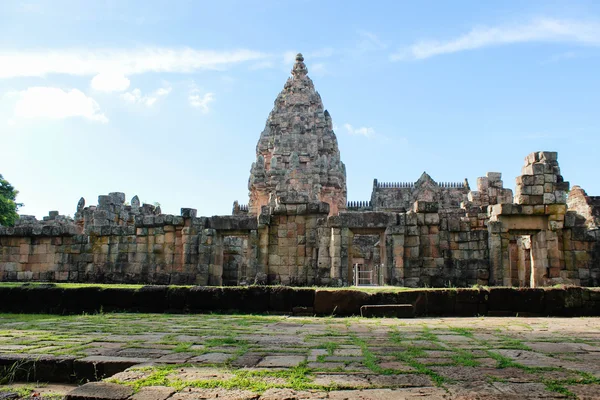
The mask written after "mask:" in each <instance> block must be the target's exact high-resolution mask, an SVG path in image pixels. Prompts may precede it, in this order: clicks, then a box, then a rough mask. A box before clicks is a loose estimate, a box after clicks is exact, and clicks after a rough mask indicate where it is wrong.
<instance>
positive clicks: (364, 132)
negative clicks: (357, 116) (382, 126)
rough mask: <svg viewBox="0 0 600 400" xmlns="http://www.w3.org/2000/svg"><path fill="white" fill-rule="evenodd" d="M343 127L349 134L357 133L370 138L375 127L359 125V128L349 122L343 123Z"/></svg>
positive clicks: (373, 133)
mask: <svg viewBox="0 0 600 400" xmlns="http://www.w3.org/2000/svg"><path fill="white" fill-rule="evenodd" d="M344 128H346V131H347V132H348V133H349V134H350V135H358V136H364V137H367V138H372V137H373V136H374V135H375V129H373V128H367V127H366V126H361V127H360V128H354V127H353V126H352V125H350V124H344Z"/></svg>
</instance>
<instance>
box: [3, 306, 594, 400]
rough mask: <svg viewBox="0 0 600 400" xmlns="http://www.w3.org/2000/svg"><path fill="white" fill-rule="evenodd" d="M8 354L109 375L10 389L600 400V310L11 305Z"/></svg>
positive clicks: (137, 395) (179, 396)
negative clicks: (179, 310) (495, 314)
mask: <svg viewBox="0 0 600 400" xmlns="http://www.w3.org/2000/svg"><path fill="white" fill-rule="evenodd" d="M0 353H1V354H0V356H2V357H4V358H6V357H17V358H22V359H27V358H30V359H36V358H38V359H41V358H43V359H46V360H52V359H54V358H55V359H57V360H59V359H61V358H63V359H64V358H70V359H75V361H74V363H75V365H76V366H77V365H80V368H86V366H89V365H94V368H95V369H94V371H95V373H97V374H100V375H104V379H103V380H102V381H101V382H100V383H92V384H87V385H84V386H80V387H79V388H77V389H75V390H72V389H73V388H75V386H64V385H62V386H61V385H58V386H52V385H50V386H46V387H44V386H43V385H39V384H38V385H36V384H33V383H30V384H27V385H22V384H21V385H16V382H12V380H11V373H10V372H11V371H10V370H5V371H4V373H3V374H2V375H0V382H2V383H3V384H4V385H3V386H2V387H1V388H0V399H2V398H3V396H6V397H5V398H9V397H8V396H9V395H8V393H15V392H16V393H20V395H21V396H22V397H23V398H26V397H27V396H31V393H36V391H37V393H40V394H39V395H38V398H39V396H42V397H44V398H45V397H49V398H61V394H65V393H66V392H69V391H71V394H69V395H68V396H70V397H67V398H92V397H89V396H90V393H96V394H97V395H98V396H100V397H96V398H102V397H101V396H108V394H111V396H113V397H106V398H114V399H118V398H122V399H125V398H129V397H130V398H133V399H138V400H139V399H157V400H160V399H167V398H169V399H173V400H187V399H212V398H218V399H262V400H266V399H401V398H409V399H412V398H432V399H442V398H444V399H449V398H464V399H467V398H468V399H476V398H482V399H483V398H485V399H492V398H515V399H517V398H519V399H520V398H582V399H594V398H597V399H600V319H598V318H572V319H560V318H490V317H485V318H427V319H406V320H400V319H361V318H313V317H284V316H254V315H173V314H99V315H84V316H68V317H58V316H51V315H10V314H3V315H0ZM76 369H77V367H76ZM119 371H122V372H119ZM102 377H103V376H99V378H102ZM53 387H56V388H57V389H56V390H55V391H53V390H52V388H53ZM52 393H56V395H53V394H52ZM52 396H54V397H52ZM86 396H88V397H86Z"/></svg>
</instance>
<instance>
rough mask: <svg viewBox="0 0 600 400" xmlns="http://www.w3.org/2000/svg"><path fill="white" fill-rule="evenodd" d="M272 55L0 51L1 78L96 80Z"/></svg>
mask: <svg viewBox="0 0 600 400" xmlns="http://www.w3.org/2000/svg"><path fill="white" fill-rule="evenodd" d="M268 57H269V55H267V54H264V53H261V52H257V51H252V50H243V49H242V50H232V51H210V50H195V49H191V48H179V49H172V48H163V47H148V48H143V49H96V50H85V49H62V50H24V51H7V50H4V51H0V78H14V77H25V76H46V75H49V74H68V75H77V76H94V75H98V74H102V73H104V72H105V71H119V72H120V73H121V74H122V75H124V76H131V75H135V74H142V73H145V72H180V73H189V72H194V71H198V70H202V69H222V68H225V67H227V66H230V65H232V64H238V63H242V62H247V61H255V62H256V61H259V60H263V59H266V58H268Z"/></svg>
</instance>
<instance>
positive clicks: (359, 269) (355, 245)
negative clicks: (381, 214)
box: [348, 233, 382, 286]
mask: <svg viewBox="0 0 600 400" xmlns="http://www.w3.org/2000/svg"><path fill="white" fill-rule="evenodd" d="M380 243H381V234H380V233H366V234H364V233H363V234H358V233H357V234H355V235H354V236H353V237H352V245H351V248H350V251H351V257H350V259H351V263H352V268H351V269H350V271H349V272H350V273H351V276H350V277H349V279H348V280H349V281H350V282H352V284H353V285H355V286H377V285H381V284H382V276H381V274H382V271H381V258H382V257H381V256H382V254H381V253H382V252H381V244H380Z"/></svg>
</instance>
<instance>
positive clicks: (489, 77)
mask: <svg viewBox="0 0 600 400" xmlns="http://www.w3.org/2000/svg"><path fill="white" fill-rule="evenodd" d="M298 51H301V52H302V53H303V54H304V55H305V62H306V64H307V67H308V70H309V76H310V77H311V78H312V79H313V81H314V82H315V86H316V88H317V90H318V91H319V92H320V94H321V97H322V98H323V102H324V105H325V107H326V108H327V109H328V110H329V111H330V113H331V115H332V118H333V122H334V125H335V127H336V134H337V137H338V142H339V146H340V151H341V157H342V160H343V161H344V162H345V164H346V169H347V175H348V177H347V178H348V199H349V200H368V199H369V198H370V193H371V188H372V181H373V178H377V179H379V180H380V181H415V180H417V179H418V178H419V176H420V174H421V173H422V172H423V171H427V172H428V173H429V174H430V175H431V176H432V177H433V178H434V179H435V180H438V181H462V180H463V179H464V178H468V179H469V182H471V186H472V187H475V182H476V178H477V177H478V176H483V175H485V173H486V172H487V171H499V172H502V173H503V178H504V182H505V186H506V187H510V188H513V189H514V184H515V177H516V176H517V175H519V173H520V168H521V165H522V163H523V159H524V157H525V156H526V155H527V154H528V153H530V152H532V151H538V150H552V151H556V150H557V151H559V162H560V165H561V169H562V173H563V175H564V177H565V179H566V180H569V181H570V182H571V185H575V184H577V185H580V186H582V187H583V188H584V189H586V191H587V192H588V194H590V195H600V181H599V179H598V173H599V172H600V167H599V165H600V164H599V163H598V145H599V144H600V136H599V135H598V132H599V128H600V123H599V120H598V116H599V115H600V114H599V112H598V104H600V75H599V74H598V71H599V70H600V4H599V3H598V2H594V1H589V2H585V1H581V2H576V1H564V2H563V1H528V2H523V1H503V2H483V1H473V2H467V1H456V2H440V1H419V2H404V1H373V2H369V4H368V5H367V3H366V2H364V1H308V0H306V1H302V0H296V1H267V0H263V1H249V0H248V1H226V0H221V1H218V2H217V1H212V2H206V1H169V2H167V1H164V2H156V1H148V0H146V1H139V2H135V1H129V2H122V1H116V0H115V1H96V2H88V1H58V0H52V1H10V0H6V1H3V2H1V3H0V149H1V152H0V154H1V156H0V173H1V174H3V175H4V177H5V178H6V179H8V180H9V181H10V182H11V183H12V184H13V185H14V186H15V187H16V188H17V189H18V190H19V191H20V195H19V197H18V200H19V201H21V202H23V203H25V207H23V208H22V210H21V212H22V213H23V214H32V215H36V216H38V217H41V216H43V215H46V214H47V212H48V210H59V211H60V212H61V213H63V214H71V215H72V214H73V213H74V212H75V207H76V204H77V201H78V200H79V198H80V197H81V196H83V197H85V198H86V201H87V204H88V205H89V204H96V203H97V196H98V195H99V194H105V193H108V192H111V191H122V192H125V193H126V195H127V198H128V199H130V198H131V197H132V196H133V195H138V196H139V197H140V199H141V200H142V201H146V202H149V203H153V202H159V203H160V204H161V207H162V210H163V212H166V213H175V214H177V213H179V209H180V208H181V207H193V208H197V209H198V212H199V214H201V215H216V214H229V213H230V212H231V206H232V202H233V201H234V200H236V199H237V200H239V201H240V202H241V203H246V202H247V199H248V190H247V181H248V175H249V170H250V166H251V163H252V162H253V160H254V158H255V147H256V142H257V141H258V138H259V135H260V132H261V131H262V129H263V128H264V124H265V121H266V118H267V116H268V114H269V112H270V110H271V108H272V107H273V101H274V100H275V97H276V96H277V94H278V93H279V92H280V91H281V89H282V88H283V85H284V83H285V81H286V79H287V78H288V76H289V71H290V70H291V67H292V65H293V58H294V57H293V56H294V55H295V53H296V52H298Z"/></svg>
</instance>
